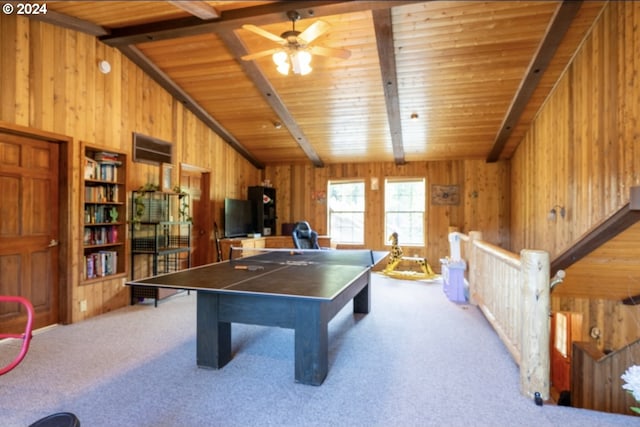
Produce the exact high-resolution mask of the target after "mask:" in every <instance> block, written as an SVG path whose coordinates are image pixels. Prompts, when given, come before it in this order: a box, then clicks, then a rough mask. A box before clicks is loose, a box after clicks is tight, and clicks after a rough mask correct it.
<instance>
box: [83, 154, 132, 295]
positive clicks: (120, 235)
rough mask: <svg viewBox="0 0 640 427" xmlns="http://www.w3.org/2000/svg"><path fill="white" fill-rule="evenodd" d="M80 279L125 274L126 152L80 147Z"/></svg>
mask: <svg viewBox="0 0 640 427" xmlns="http://www.w3.org/2000/svg"><path fill="white" fill-rule="evenodd" d="M83 153H84V159H83V171H82V173H83V181H82V183H83V185H82V188H83V190H84V191H83V196H82V206H83V209H84V215H83V234H82V260H83V261H82V274H81V278H82V282H83V283H86V282H89V281H93V280H100V279H103V278H105V277H107V276H109V277H112V276H114V275H123V276H125V275H126V274H127V268H126V256H125V254H126V228H125V223H126V209H125V195H126V188H125V183H126V164H127V162H126V156H125V155H124V154H123V153H116V152H113V151H110V150H109V151H107V150H102V149H100V148H96V147H90V146H85V147H84V148H83Z"/></svg>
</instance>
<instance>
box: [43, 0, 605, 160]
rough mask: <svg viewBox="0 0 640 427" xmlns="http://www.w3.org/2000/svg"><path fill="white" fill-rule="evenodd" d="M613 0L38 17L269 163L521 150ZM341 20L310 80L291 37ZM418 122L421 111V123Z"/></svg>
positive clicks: (68, 10)
mask: <svg viewBox="0 0 640 427" xmlns="http://www.w3.org/2000/svg"><path fill="white" fill-rule="evenodd" d="M603 4H604V2H591V1H589V2H582V1H530V2H524V1H523V2H520V1H489V2H480V1H467V2H464V1H163V2H149V1H48V2H47V6H48V13H47V14H46V15H40V16H38V17H33V18H34V19H40V20H43V21H46V22H49V23H52V24H55V25H60V26H63V27H66V28H73V29H75V30H78V31H83V32H86V33H89V34H92V35H94V36H96V37H97V38H99V39H100V40H101V41H102V42H103V43H105V44H107V45H109V46H113V47H115V48H117V49H119V50H120V51H121V52H122V53H123V54H124V55H126V56H127V57H128V58H130V59H131V60H132V61H133V62H135V63H136V64H138V65H139V66H140V67H141V68H142V69H143V70H144V71H145V72H147V73H148V74H149V75H150V76H151V77H152V78H154V79H155V80H156V81H158V82H159V83H160V84H161V85H162V86H163V87H165V88H166V89H167V90H168V91H169V92H170V93H172V94H173V95H174V96H175V97H176V98H177V99H178V100H179V101H180V102H182V103H184V104H185V105H186V106H187V107H188V108H189V109H190V110H192V111H193V112H194V113H195V114H196V115H197V116H198V117H199V118H200V119H201V120H203V121H204V122H205V123H206V124H207V125H208V126H210V127H211V128H212V129H213V130H215V131H216V132H217V133H218V134H219V135H220V136H221V137H222V138H223V139H224V140H225V141H226V142H227V143H229V144H230V145H232V146H233V147H234V148H235V149H236V150H238V151H239V152H240V153H242V154H243V155H244V156H245V157H246V158H247V159H248V160H249V161H251V162H252V163H253V164H254V165H255V166H256V167H264V166H265V165H268V164H274V163H283V162H286V163H298V162H311V163H312V164H313V165H315V166H318V167H321V166H323V165H325V164H330V163H349V162H376V161H394V162H396V163H397V164H403V163H405V162H411V161H429V160H449V159H485V160H486V161H488V162H493V161H497V160H500V159H506V158H509V157H510V156H511V155H512V154H513V152H514V150H515V148H516V147H517V145H518V143H519V141H520V140H521V138H522V137H523V136H524V134H525V132H526V130H527V129H528V127H529V125H530V123H531V122H532V120H533V119H534V117H535V114H536V113H537V111H538V110H539V108H540V106H541V105H542V103H543V102H544V100H545V98H546V97H547V95H548V94H549V93H550V91H551V90H552V88H553V86H554V84H555V82H556V81H557V80H558V78H559V77H560V76H561V74H562V73H563V71H564V70H565V68H566V66H567V64H568V63H569V61H570V59H571V57H572V55H573V54H574V52H575V51H576V49H577V47H578V46H579V44H580V42H581V41H582V39H583V37H584V35H585V34H586V32H587V31H588V30H589V28H590V26H591V24H592V23H593V21H594V20H595V18H596V17H597V16H598V14H599V13H600V11H601V9H602V6H603ZM289 11H296V12H298V13H299V14H300V16H301V19H300V20H299V21H297V22H295V26H296V29H297V30H299V31H304V29H306V28H307V27H308V26H310V25H311V24H313V23H314V22H315V21H317V20H319V19H321V20H323V21H325V22H327V23H328V24H329V25H330V28H329V29H328V31H326V32H325V33H323V34H322V35H320V36H319V37H318V38H317V39H316V40H314V42H313V45H317V46H322V47H329V48H339V49H347V50H349V51H350V53H351V55H350V57H349V58H346V59H341V58H333V57H324V56H314V57H313V60H312V63H311V66H312V68H313V71H312V72H311V73H310V74H307V75H304V76H303V75H288V76H284V75H281V74H279V73H278V72H277V71H276V68H275V65H274V63H273V61H272V59H271V57H270V56H264V57H262V58H257V59H255V60H252V61H245V60H242V59H241V57H242V56H244V55H246V54H248V53H255V52H259V51H262V50H267V49H272V48H274V47H278V45H277V44H276V43H275V42H274V41H272V40H269V39H267V38H265V37H261V36H259V35H257V34H255V33H254V32H251V31H248V30H246V29H243V28H242V26H243V25H244V24H252V25H256V26H258V27H260V28H262V29H264V30H266V31H268V32H270V33H273V34H276V35H280V34H281V33H283V32H285V31H288V30H291V29H292V22H291V21H290V20H289V18H288V16H287V12H289ZM412 116H413V118H412Z"/></svg>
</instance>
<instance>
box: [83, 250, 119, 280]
mask: <svg viewBox="0 0 640 427" xmlns="http://www.w3.org/2000/svg"><path fill="white" fill-rule="evenodd" d="M84 267H85V268H84V278H85V279H96V278H98V277H105V276H110V275H112V274H116V273H117V272H118V253H117V252H116V251H100V252H94V253H91V254H87V255H86V256H85V257H84Z"/></svg>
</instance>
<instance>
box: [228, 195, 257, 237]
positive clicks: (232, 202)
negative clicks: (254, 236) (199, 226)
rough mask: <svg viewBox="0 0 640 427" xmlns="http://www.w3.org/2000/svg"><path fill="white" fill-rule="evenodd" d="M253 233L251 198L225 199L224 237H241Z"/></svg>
mask: <svg viewBox="0 0 640 427" xmlns="http://www.w3.org/2000/svg"><path fill="white" fill-rule="evenodd" d="M249 233H253V203H252V202H251V200H239V199H228V198H227V199H224V237H240V236H246V235H247V234H249Z"/></svg>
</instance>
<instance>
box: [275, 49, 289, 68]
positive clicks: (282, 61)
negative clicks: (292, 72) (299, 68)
mask: <svg viewBox="0 0 640 427" xmlns="http://www.w3.org/2000/svg"><path fill="white" fill-rule="evenodd" d="M272 58H273V62H274V63H275V64H276V65H277V66H282V65H287V67H288V61H287V59H288V56H287V53H286V52H285V51H283V50H280V51H278V52H276V53H274V54H273V56H272Z"/></svg>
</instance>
